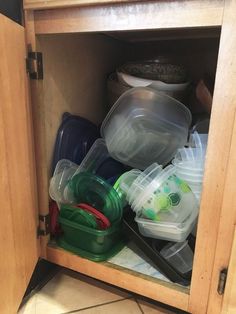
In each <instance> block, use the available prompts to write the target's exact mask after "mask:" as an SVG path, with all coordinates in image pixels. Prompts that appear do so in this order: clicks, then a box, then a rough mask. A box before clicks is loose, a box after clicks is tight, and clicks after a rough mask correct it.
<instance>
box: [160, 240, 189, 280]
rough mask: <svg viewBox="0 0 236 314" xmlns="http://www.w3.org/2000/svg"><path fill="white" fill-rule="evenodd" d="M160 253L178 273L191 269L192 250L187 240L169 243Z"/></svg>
mask: <svg viewBox="0 0 236 314" xmlns="http://www.w3.org/2000/svg"><path fill="white" fill-rule="evenodd" d="M160 253H161V255H162V256H163V257H164V258H165V259H166V260H167V261H168V262H169V263H170V264H171V265H172V266H174V267H175V268H176V269H177V270H178V271H179V272H180V273H182V274H185V273H188V272H190V271H191V270H192V267H193V252H192V250H191V249H190V247H189V245H188V241H184V242H183V243H169V244H167V245H166V246H165V247H164V248H163V249H162V250H161V251H160Z"/></svg>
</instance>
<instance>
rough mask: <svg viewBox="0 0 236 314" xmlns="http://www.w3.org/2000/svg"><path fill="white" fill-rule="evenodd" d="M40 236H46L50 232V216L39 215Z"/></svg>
mask: <svg viewBox="0 0 236 314" xmlns="http://www.w3.org/2000/svg"><path fill="white" fill-rule="evenodd" d="M37 233H38V234H37V235H38V237H39V236H46V235H48V234H49V233H50V216H49V214H48V215H39V227H38V232H37Z"/></svg>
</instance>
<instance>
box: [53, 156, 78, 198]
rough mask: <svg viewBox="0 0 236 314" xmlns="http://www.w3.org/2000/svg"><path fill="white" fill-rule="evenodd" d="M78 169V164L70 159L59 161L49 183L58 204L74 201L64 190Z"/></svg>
mask: <svg viewBox="0 0 236 314" xmlns="http://www.w3.org/2000/svg"><path fill="white" fill-rule="evenodd" d="M77 169H78V165H76V164H75V163H73V162H71V161H70V160H68V159H61V160H60V161H58V163H57V165H56V168H55V170H54V174H53V177H52V178H51V180H50V184H49V195H50V197H51V198H52V199H53V200H54V201H56V202H57V203H58V204H60V203H73V201H74V199H73V198H70V197H69V198H65V196H64V190H65V188H66V186H67V184H68V182H69V180H70V179H71V178H72V176H73V175H74V173H75V172H76V170H77Z"/></svg>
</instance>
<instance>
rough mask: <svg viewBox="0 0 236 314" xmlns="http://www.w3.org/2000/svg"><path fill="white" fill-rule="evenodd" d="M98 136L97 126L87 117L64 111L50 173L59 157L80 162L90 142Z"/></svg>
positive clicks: (90, 144)
mask: <svg viewBox="0 0 236 314" xmlns="http://www.w3.org/2000/svg"><path fill="white" fill-rule="evenodd" d="M99 137H100V134H99V129H98V127H97V126H96V125H95V124H93V123H92V122H90V121H89V120H87V119H84V118H82V117H79V116H74V115H71V114H69V113H64V114H63V116H62V123H61V125H60V127H59V129H58V132H57V138H56V142H55V147H54V154H53V162H52V173H53V172H54V169H55V167H56V164H57V162H58V161H59V160H61V159H69V160H70V161H72V162H74V163H76V164H80V163H81V161H82V160H83V158H84V157H85V156H86V154H87V152H88V151H89V149H90V147H91V146H92V144H93V143H94V142H95V140H96V139H97V138H99Z"/></svg>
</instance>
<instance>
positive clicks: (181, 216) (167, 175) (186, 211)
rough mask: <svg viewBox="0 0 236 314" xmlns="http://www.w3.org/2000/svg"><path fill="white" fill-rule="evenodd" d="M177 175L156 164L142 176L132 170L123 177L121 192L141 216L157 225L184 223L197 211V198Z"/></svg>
mask: <svg viewBox="0 0 236 314" xmlns="http://www.w3.org/2000/svg"><path fill="white" fill-rule="evenodd" d="M175 172H176V169H175V167H173V166H171V165H170V166H168V167H166V168H165V169H162V167H161V166H160V165H158V164H156V163H154V164H153V165H151V166H150V167H148V168H147V169H146V170H145V171H144V172H143V173H141V174H139V172H138V171H137V170H133V171H130V172H128V173H127V174H125V175H123V178H124V179H123V180H122V178H121V182H120V188H121V189H122V190H124V191H125V193H126V194H127V197H126V198H127V200H128V202H129V204H130V205H131V207H132V209H133V210H134V211H135V212H136V213H137V215H138V216H143V218H148V219H151V220H154V221H157V222H182V221H184V220H185V219H186V218H187V217H188V216H189V215H190V214H191V212H192V211H193V210H196V209H197V207H198V204H197V201H196V199H195V196H194V194H193V193H192V191H191V189H190V188H189V186H188V185H187V184H186V182H185V181H183V180H181V179H180V178H178V177H177V176H176V175H175ZM129 180H130V181H129ZM132 181H133V183H132Z"/></svg>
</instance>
